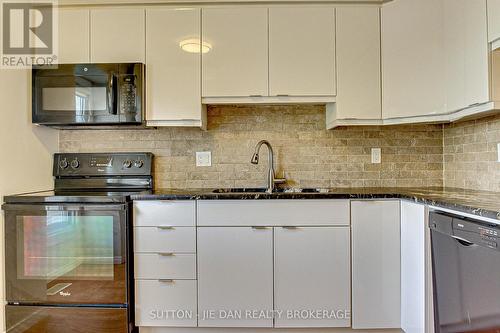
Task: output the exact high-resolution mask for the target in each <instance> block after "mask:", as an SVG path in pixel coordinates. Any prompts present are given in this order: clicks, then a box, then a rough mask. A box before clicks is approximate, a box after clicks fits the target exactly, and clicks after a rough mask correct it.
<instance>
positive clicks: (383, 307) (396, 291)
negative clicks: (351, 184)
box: [351, 200, 401, 329]
mask: <svg viewBox="0 0 500 333" xmlns="http://www.w3.org/2000/svg"><path fill="white" fill-rule="evenodd" d="M351 222H352V328H354V329H374V328H399V327H401V288H400V286H401V278H400V272H401V264H400V253H401V245H400V239H401V238H400V202H399V200H398V201H372V200H370V201H352V202H351Z"/></svg>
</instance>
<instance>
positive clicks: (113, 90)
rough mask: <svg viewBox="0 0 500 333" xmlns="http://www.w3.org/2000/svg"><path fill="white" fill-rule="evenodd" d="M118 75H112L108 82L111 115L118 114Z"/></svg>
mask: <svg viewBox="0 0 500 333" xmlns="http://www.w3.org/2000/svg"><path fill="white" fill-rule="evenodd" d="M117 97H118V96H117V87H116V75H114V74H110V76H109V82H108V110H109V113H110V114H113V115H116V114H118V110H117V105H116V101H117V100H118V98H117Z"/></svg>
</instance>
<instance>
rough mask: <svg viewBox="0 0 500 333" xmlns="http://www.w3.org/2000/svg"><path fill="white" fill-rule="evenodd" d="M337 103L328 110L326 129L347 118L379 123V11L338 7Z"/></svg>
mask: <svg viewBox="0 0 500 333" xmlns="http://www.w3.org/2000/svg"><path fill="white" fill-rule="evenodd" d="M336 32H337V86H338V87H337V102H336V104H334V105H330V106H329V107H328V111H327V112H328V113H327V127H333V126H338V125H341V122H342V120H344V119H357V120H380V119H381V117H382V104H381V103H382V101H381V99H382V94H381V76H380V75H381V72H380V8H379V7H374V6H373V7H372V6H356V7H339V8H337V24H336Z"/></svg>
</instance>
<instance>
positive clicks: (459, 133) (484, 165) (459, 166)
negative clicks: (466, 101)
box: [443, 115, 500, 191]
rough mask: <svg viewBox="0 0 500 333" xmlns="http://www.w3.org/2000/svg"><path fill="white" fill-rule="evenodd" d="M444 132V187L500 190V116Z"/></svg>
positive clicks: (447, 127) (454, 127)
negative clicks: (498, 154)
mask: <svg viewBox="0 0 500 333" xmlns="http://www.w3.org/2000/svg"><path fill="white" fill-rule="evenodd" d="M443 131H444V132H443V137H444V140H443V143H444V176H443V178H444V184H445V185H446V186H449V187H461V188H470V189H475V190H487V191H500V163H498V162H497V143H498V142H500V115H496V116H490V117H487V118H482V119H479V120H470V121H464V122H458V123H454V124H447V125H445V126H444V130H443Z"/></svg>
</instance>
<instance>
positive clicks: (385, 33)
mask: <svg viewBox="0 0 500 333" xmlns="http://www.w3.org/2000/svg"><path fill="white" fill-rule="evenodd" d="M473 1H474V0H473ZM442 7H443V4H442V1H437V0H396V1H392V2H389V3H387V4H384V5H383V7H382V82H383V86H382V95H383V102H382V104H383V118H386V119H387V118H399V117H413V116H423V115H433V114H441V113H445V112H446V92H445V83H444V76H445V75H444V63H443V54H444V50H443V49H444V46H443V34H442V30H443V8H442Z"/></svg>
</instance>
